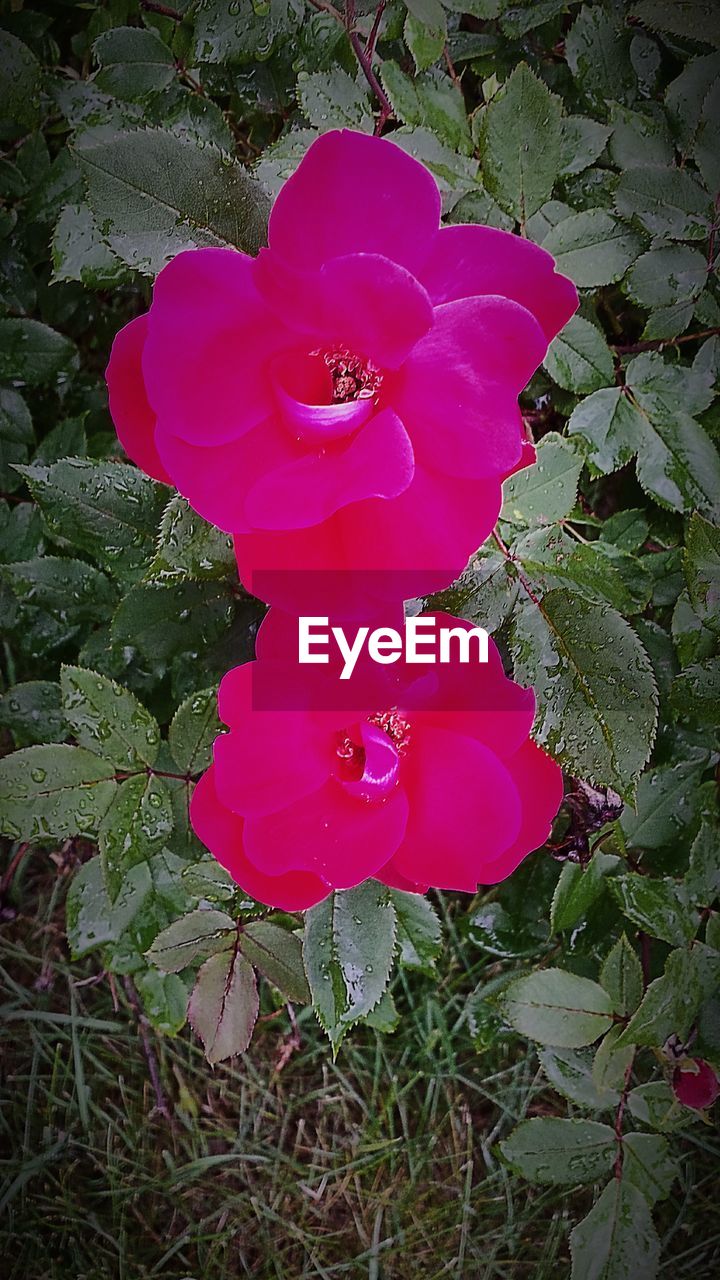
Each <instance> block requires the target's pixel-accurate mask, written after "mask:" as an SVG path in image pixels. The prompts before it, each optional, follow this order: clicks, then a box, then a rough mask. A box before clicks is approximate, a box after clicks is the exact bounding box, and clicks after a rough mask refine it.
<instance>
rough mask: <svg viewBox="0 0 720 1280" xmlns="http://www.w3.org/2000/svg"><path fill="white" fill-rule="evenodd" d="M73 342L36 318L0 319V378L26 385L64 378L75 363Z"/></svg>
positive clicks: (75, 355)
mask: <svg viewBox="0 0 720 1280" xmlns="http://www.w3.org/2000/svg"><path fill="white" fill-rule="evenodd" d="M76 362H77V352H76V350H75V344H74V342H72V341H71V340H70V338H66V337H64V336H63V334H61V333H57V332H56V331H55V329H51V328H50V327H49V325H46V324H41V323H40V321H39V320H26V319H24V318H17V319H15V318H13V319H4V320H0V378H3V379H4V380H5V381H7V382H10V381H15V380H17V381H18V382H23V383H25V384H26V385H27V386H29V387H36V386H40V385H42V384H43V383H46V382H53V381H55V380H56V379H59V378H60V377H64V378H67V375H68V373H69V372H70V370H71V369H73V368H74V367H75V364H76Z"/></svg>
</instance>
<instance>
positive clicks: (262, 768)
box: [213, 662, 335, 817]
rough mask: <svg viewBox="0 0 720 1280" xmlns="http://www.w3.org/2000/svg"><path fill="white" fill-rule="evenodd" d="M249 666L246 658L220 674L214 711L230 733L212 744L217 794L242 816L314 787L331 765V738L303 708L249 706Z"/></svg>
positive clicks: (275, 806) (270, 810)
mask: <svg viewBox="0 0 720 1280" xmlns="http://www.w3.org/2000/svg"><path fill="white" fill-rule="evenodd" d="M254 667H255V663H253V662H248V663H246V664H245V665H244V666H242V667H235V668H234V669H233V670H232V671H229V672H228V673H227V675H226V676H225V677H224V678H223V681H222V683H221V685H220V694H219V697H218V710H219V714H220V716H221V717H222V719H223V720H224V721H225V723H226V724H228V725H230V727H231V729H232V730H233V732H232V733H225V734H221V735H220V736H219V737H217V738H216V739H215V744H214V747H213V758H214V761H215V776H216V786H217V790H218V794H219V796H220V798H221V800H222V802H223V804H224V805H225V807H226V808H227V809H232V810H233V811H234V812H235V813H239V814H243V815H244V816H245V817H257V816H259V815H263V814H267V813H273V812H274V811H275V810H276V809H279V808H282V807H283V806H284V805H287V804H289V803H292V802H293V801H295V800H299V799H301V798H302V797H303V796H307V795H309V794H310V793H312V792H315V791H317V790H318V788H319V787H320V786H322V784H323V783H324V782H325V781H326V780H327V778H328V777H329V776H330V771H331V768H332V767H333V765H334V764H335V758H334V755H333V751H332V742H331V739H330V738H329V736H328V735H327V734H325V733H324V732H323V730H322V728H321V727H320V726H319V725H318V724H317V723H316V721H315V720H314V719H313V717H312V716H311V715H309V714H308V713H307V712H304V711H289V712H288V711H258V710H255V709H254V708H253V673H254Z"/></svg>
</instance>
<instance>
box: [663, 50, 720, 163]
mask: <svg viewBox="0 0 720 1280" xmlns="http://www.w3.org/2000/svg"><path fill="white" fill-rule="evenodd" d="M718 77H720V54H717V53H709V54H707V55H706V57H704V58H694V59H693V61H692V62H689V63H688V64H687V66H686V67H684V68H683V70H682V71H681V72H680V75H679V76H677V77H676V79H675V80H673V81H672V82H671V84H670V85H669V86H668V89H667V91H666V93H665V106H666V109H667V114H668V116H669V117H670V121H671V123H672V125H673V128H674V132H675V134H676V135H677V138H678V141H679V143H680V147H681V148H682V150H683V152H685V154H689V153H690V152H691V151H692V149H693V145H694V142H695V139H696V136H697V133H698V130H699V129H700V126H701V123H702V120H703V108H704V105H705V102H706V101H707V97H708V94H709V92H710V90H711V89H712V88H713V86H714V85H715V84H716V83H717V80H718Z"/></svg>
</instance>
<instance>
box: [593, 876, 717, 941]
mask: <svg viewBox="0 0 720 1280" xmlns="http://www.w3.org/2000/svg"><path fill="white" fill-rule="evenodd" d="M610 890H611V892H612V895H613V897H614V898H615V900H616V902H617V904H618V906H619V907H620V910H621V911H622V912H623V915H625V916H627V918H628V920H632V922H633V924H635V925H637V927H638V928H639V929H643V930H644V931H645V933H649V934H650V936H651V937H653V938H662V940H663V942H669V943H670V945H671V946H676V947H677V946H682V944H683V943H684V942H690V941H691V940H692V939H693V938H694V937H695V934H696V933H697V931H698V928H699V927H700V917H699V916H698V914H697V912H696V911H694V910H693V908H692V907H691V906H690V905H689V903H688V902H687V901H685V900H684V894H683V886H682V885H680V884H678V882H677V881H676V880H671V879H670V878H669V877H665V878H663V879H661V880H654V879H653V880H651V879H650V878H649V876H639V875H635V874H634V873H629V874H628V875H624V876H616V877H615V879H614V880H613V881H612V882H611V884H610Z"/></svg>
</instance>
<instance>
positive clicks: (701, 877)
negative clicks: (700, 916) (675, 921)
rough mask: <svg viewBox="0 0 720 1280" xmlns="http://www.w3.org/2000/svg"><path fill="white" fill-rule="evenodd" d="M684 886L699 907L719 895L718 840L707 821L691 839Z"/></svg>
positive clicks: (719, 866)
mask: <svg viewBox="0 0 720 1280" xmlns="http://www.w3.org/2000/svg"><path fill="white" fill-rule="evenodd" d="M685 887H686V888H687V891H688V894H689V895H690V900H691V902H694V903H695V905H696V906H699V907H709V906H710V905H711V903H713V902H714V901H715V899H716V898H717V897H718V895H720V841H719V840H718V831H717V828H716V826H715V825H714V824H712V823H710V822H708V821H704V822H703V823H702V825H701V827H700V830H699V831H698V833H697V835H696V837H695V839H694V841H693V844H692V848H691V850H690V865H689V867H688V870H687V874H686V876H685Z"/></svg>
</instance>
